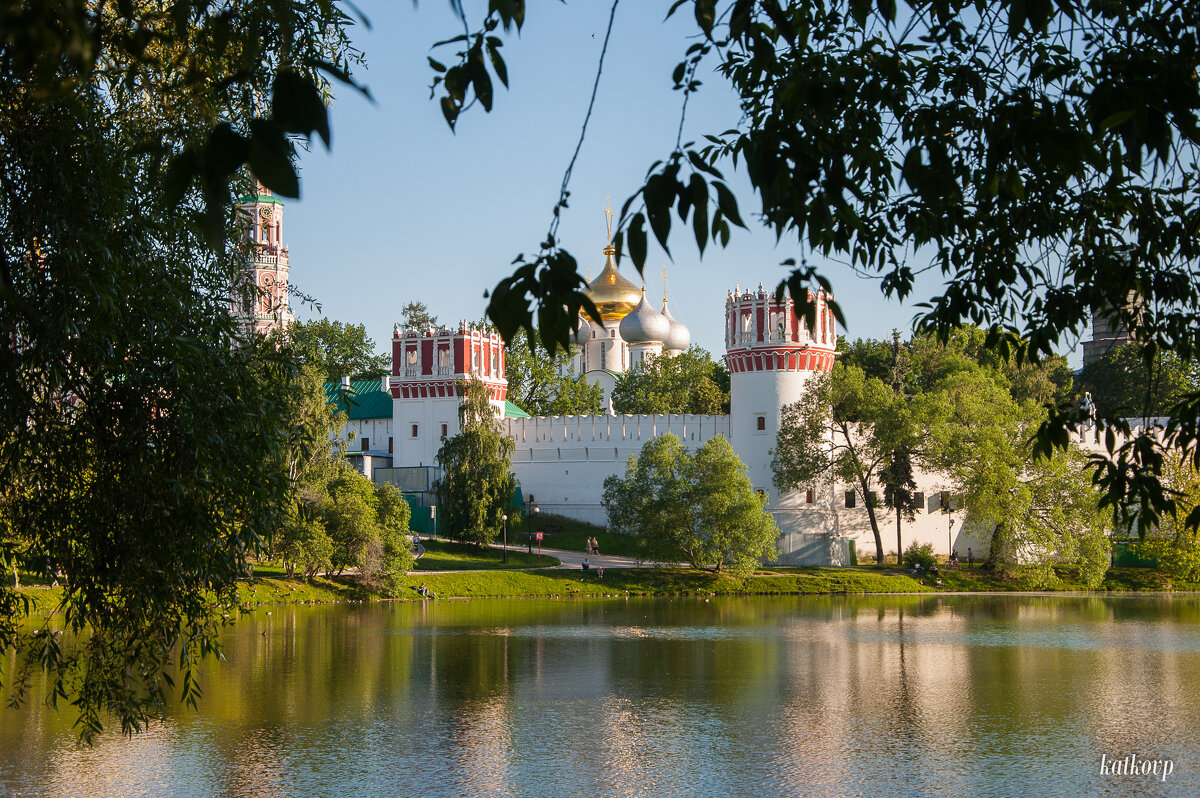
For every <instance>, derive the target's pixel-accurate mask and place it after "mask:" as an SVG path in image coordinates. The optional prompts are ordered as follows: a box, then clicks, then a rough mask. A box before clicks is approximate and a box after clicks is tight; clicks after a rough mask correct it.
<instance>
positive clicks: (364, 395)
mask: <svg viewBox="0 0 1200 798" xmlns="http://www.w3.org/2000/svg"><path fill="white" fill-rule="evenodd" d="M341 387H342V384H341V383H340V382H327V383H325V401H326V402H328V403H329V404H331V405H337V409H338V412H343V413H346V414H347V415H348V416H349V418H350V420H351V421H360V420H362V419H368V418H391V417H392V395H391V394H390V393H384V392H383V391H381V390H379V380H354V381H353V382H351V383H350V397H349V398H350V403H349V407H347V403H346V402H344V401H343V400H342V398H341ZM504 417H505V418H529V414H528V413H526V412H525V411H524V410H522V409H521V408H519V407H517V406H516V405H514V404H513V403H512V402H510V401H508V400H507V399H506V400H504Z"/></svg>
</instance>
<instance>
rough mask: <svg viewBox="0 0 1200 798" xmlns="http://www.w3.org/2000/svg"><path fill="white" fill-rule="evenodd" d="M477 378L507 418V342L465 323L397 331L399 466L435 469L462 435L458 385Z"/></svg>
mask: <svg viewBox="0 0 1200 798" xmlns="http://www.w3.org/2000/svg"><path fill="white" fill-rule="evenodd" d="M469 379H478V380H481V381H482V382H483V384H484V385H486V386H487V388H488V392H489V394H490V395H491V401H492V406H493V407H494V408H496V412H497V415H498V417H499V418H504V407H505V398H506V397H507V396H508V380H507V379H505V378H504V339H503V338H501V337H500V333H498V332H492V331H487V330H484V329H482V328H480V327H477V326H475V325H472V324H468V323H467V322H465V321H460V322H459V323H458V327H457V328H456V329H452V328H449V327H440V328H435V327H428V328H423V329H421V328H416V327H408V328H406V329H403V330H402V329H401V328H400V325H399V324H397V325H395V327H394V328H393V331H392V379H391V393H392V418H393V419H394V420H395V424H396V426H395V435H396V436H397V437H396V440H397V441H398V445H397V446H396V449H395V452H394V457H395V459H394V461H393V462H395V464H396V465H397V466H416V465H424V466H432V465H435V464H436V459H437V453H438V450H439V449H441V448H442V439H443V438H448V437H450V436H452V435H457V434H458V430H459V427H458V406H459V404H460V403H461V397H460V390H459V387H458V386H459V384H460V383H462V382H465V381H467V380H469Z"/></svg>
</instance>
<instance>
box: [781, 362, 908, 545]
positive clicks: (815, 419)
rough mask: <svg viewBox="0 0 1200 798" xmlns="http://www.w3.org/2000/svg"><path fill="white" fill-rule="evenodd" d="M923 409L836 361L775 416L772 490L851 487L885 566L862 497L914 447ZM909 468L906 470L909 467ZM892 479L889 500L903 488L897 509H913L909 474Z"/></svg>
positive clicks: (869, 505)
mask: <svg viewBox="0 0 1200 798" xmlns="http://www.w3.org/2000/svg"><path fill="white" fill-rule="evenodd" d="M921 412H922V406H921V405H919V404H913V403H910V402H909V401H908V399H907V398H906V397H904V396H903V395H901V394H897V393H896V392H895V391H894V390H892V389H891V388H890V387H888V386H887V385H885V384H884V383H883V381H882V380H880V379H879V378H877V377H871V378H868V377H867V376H866V375H865V374H864V373H863V371H862V369H861V368H859V367H858V366H856V365H847V364H843V363H841V362H836V363H834V367H833V371H832V372H831V373H830V374H827V375H818V376H816V377H815V378H814V379H813V380H811V381H810V382H809V385H808V390H807V391H806V392H805V395H804V397H803V398H801V399H799V400H798V401H796V402H795V403H793V404H791V405H787V406H785V407H784V408H783V409H782V411H781V418H780V427H779V432H778V433H777V435H776V441H775V448H774V450H773V451H772V460H771V470H772V473H773V481H774V484H775V487H776V489H777V490H779V491H780V493H785V492H787V491H790V490H796V489H802V488H805V487H807V486H809V485H811V484H813V483H814V482H816V481H817V480H819V479H823V478H824V479H829V478H832V479H836V480H838V481H840V482H847V483H850V484H852V485H856V486H857V488H858V490H859V492H860V493H861V495H862V496H863V497H864V502H863V504H864V506H865V507H866V510H867V519H868V521H869V522H870V525H871V532H872V534H873V535H874V538H875V560H876V562H883V537H882V534H881V533H880V530H879V520H878V518H877V517H876V513H875V509H876V508H875V507H874V506H873V504H872V503H871V502H870V501H866V500H865V498H866V497H867V496H869V495H870V492H871V490H872V487H871V486H872V483H873V482H875V481H878V480H880V477H881V469H884V468H885V467H886V466H887V465H888V464H890V463H892V462H893V461H894V460H896V459H897V453H898V452H900V453H911V452H913V451H915V450H916V448H917V444H918V439H919V437H920V434H921V421H920V418H919V415H920V413H921ZM908 457H911V454H909V455H908ZM901 459H902V461H903V462H907V460H905V459H904V458H901ZM908 468H909V471H910V472H911V465H909V466H908ZM890 473H891V472H890V471H889V474H890ZM895 476H896V479H897V480H898V481H897V482H896V484H894V485H893V486H892V488H891V489H892V490H893V496H894V497H895V496H899V491H901V490H903V491H905V493H904V496H907V497H909V498H907V499H904V498H903V496H901V497H900V498H901V499H902V507H903V506H906V505H908V504H911V496H912V494H911V489H910V487H909V482H911V475H910V479H909V482H905V481H904V480H903V473H901V471H900V470H897V471H896V474H895ZM893 506H894V505H893ZM902 511H903V510H902Z"/></svg>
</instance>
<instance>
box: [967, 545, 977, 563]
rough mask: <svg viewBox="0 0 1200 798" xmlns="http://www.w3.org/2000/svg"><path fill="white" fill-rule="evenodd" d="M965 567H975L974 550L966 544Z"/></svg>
mask: <svg viewBox="0 0 1200 798" xmlns="http://www.w3.org/2000/svg"><path fill="white" fill-rule="evenodd" d="M967 567H968V568H974V567H975V552H973V551H971V547H970V546H967Z"/></svg>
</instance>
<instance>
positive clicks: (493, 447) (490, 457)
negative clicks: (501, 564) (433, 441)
mask: <svg viewBox="0 0 1200 798" xmlns="http://www.w3.org/2000/svg"><path fill="white" fill-rule="evenodd" d="M460 390H461V391H462V397H463V400H462V404H461V405H460V406H459V409H458V415H459V428H460V429H461V432H459V433H458V434H457V435H455V436H454V437H452V438H447V439H446V441H445V442H444V443H443V444H442V448H441V449H440V450H439V451H438V454H437V460H438V466H439V467H440V468H441V469H442V477H441V478H440V479H439V480H438V481H437V483H436V485H435V486H434V491H435V492H436V493H437V497H438V507H439V512H440V514H441V518H442V529H443V530H445V533H446V535H447V536H449V537H451V538H454V539H455V540H465V541H471V542H473V543H475V544H476V545H477V546H486V545H488V544H489V543H491V542H492V541H494V540H495V539H496V537H497V535H499V534H500V531H501V524H502V523H503V522H502V520H501V516H503V515H505V514H506V513H507V514H509V515H513V508H512V506H511V505H512V499H513V493H514V492H515V491H516V488H517V482H516V479H515V478H514V477H513V475H512V470H511V469H512V464H511V462H510V461H509V457H510V456H511V455H512V451H513V448H514V446H515V444H514V443H513V441H512V439H511V438H509V437H507V436H506V435H504V434H503V433H502V432H501V431H500V424H499V422H498V421H497V418H496V410H495V408H493V407H492V405H491V402H490V401H489V398H488V389H487V387H486V386H485V385H484V384H483V383H482V382H480V381H478V380H471V381H470V382H467V383H466V384H464V385H462V386H460Z"/></svg>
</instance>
